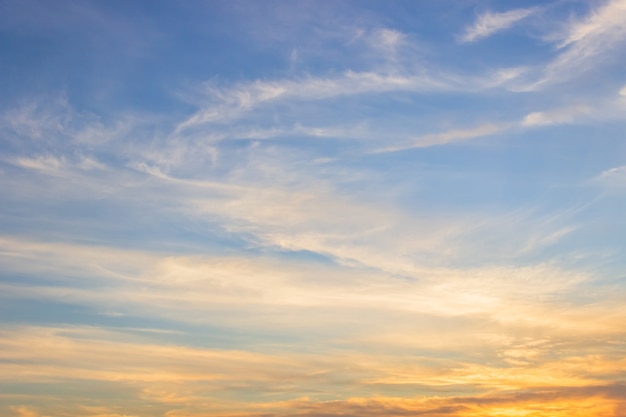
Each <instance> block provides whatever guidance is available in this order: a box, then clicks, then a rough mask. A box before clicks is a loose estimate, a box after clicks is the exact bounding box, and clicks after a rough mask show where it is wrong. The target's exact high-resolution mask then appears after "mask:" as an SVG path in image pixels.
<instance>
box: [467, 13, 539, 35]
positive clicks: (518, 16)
mask: <svg viewBox="0 0 626 417" xmlns="http://www.w3.org/2000/svg"><path fill="white" fill-rule="evenodd" d="M537 11H538V9H537V8H529V9H514V10H509V11H506V12H502V13H494V12H486V13H483V14H481V15H480V16H478V18H477V19H476V21H475V22H474V24H472V25H471V26H468V27H467V28H466V29H465V31H464V32H463V34H462V35H460V36H459V42H461V43H471V42H476V41H479V40H481V39H485V38H487V37H489V36H492V35H493V34H495V33H498V32H501V31H503V30H506V29H508V28H510V27H512V26H513V25H515V24H516V23H518V22H520V21H521V20H523V19H525V18H527V17H528V16H531V15H532V14H534V13H536V12H537Z"/></svg>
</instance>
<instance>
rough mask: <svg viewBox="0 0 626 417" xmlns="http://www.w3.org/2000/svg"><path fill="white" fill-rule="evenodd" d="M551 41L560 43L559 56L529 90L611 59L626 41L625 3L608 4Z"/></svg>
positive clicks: (561, 80)
mask: <svg viewBox="0 0 626 417" xmlns="http://www.w3.org/2000/svg"><path fill="white" fill-rule="evenodd" d="M549 39H550V40H553V41H556V42H558V51H559V53H558V55H557V56H556V58H555V59H554V60H552V61H551V62H549V63H548V64H547V65H546V66H545V68H544V70H543V74H542V76H541V78H540V79H539V80H538V81H536V82H535V83H531V84H530V85H529V86H527V87H526V89H529V90H536V89H539V88H541V87H542V86H544V85H548V84H552V83H559V82H564V81H567V80H569V79H571V78H572V77H575V76H577V75H579V74H581V73H584V72H585V71H588V70H589V69H591V68H593V67H595V66H598V65H600V64H602V63H605V61H607V60H610V59H611V55H612V54H613V52H614V51H616V49H617V48H619V46H620V45H622V44H623V43H624V41H625V40H626V1H624V0H609V1H606V2H604V3H603V4H601V5H600V6H599V7H597V8H596V9H595V10H592V12H591V13H590V15H589V16H587V17H585V18H584V19H580V20H576V21H573V22H571V23H569V24H567V25H565V26H564V28H563V29H562V30H560V31H559V32H557V33H553V34H552V35H550V37H549Z"/></svg>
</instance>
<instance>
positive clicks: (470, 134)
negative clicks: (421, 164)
mask: <svg viewBox="0 0 626 417" xmlns="http://www.w3.org/2000/svg"><path fill="white" fill-rule="evenodd" d="M508 128H509V125H505V124H494V123H489V124H485V125H482V126H478V127H475V128H470V129H454V130H449V131H446V132H441V133H431V134H428V135H423V136H419V137H418V138H415V139H413V140H411V141H410V142H409V143H408V144H405V145H399V146H392V147H388V148H383V149H380V150H376V151H374V153H386V152H397V151H404V150H407V149H415V148H426V147H429V146H437V145H445V144H447V143H451V142H461V141H465V140H469V139H475V138H480V137H484V136H489V135H494V134H496V133H500V132H503V131H505V130H506V129H508Z"/></svg>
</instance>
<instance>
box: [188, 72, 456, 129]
mask: <svg viewBox="0 0 626 417" xmlns="http://www.w3.org/2000/svg"><path fill="white" fill-rule="evenodd" d="M462 85H463V84H462V83H460V82H459V80H458V79H456V78H455V77H453V76H445V75H444V76H441V75H439V76H437V77H433V76H430V75H427V74H420V75H400V74H382V73H377V72H354V71H346V72H345V73H344V74H343V75H342V76H340V77H336V78H314V77H310V78H306V79H301V80H278V81H255V82H252V83H247V84H241V85H238V86H235V87H234V88H231V89H220V88H217V87H213V86H208V87H207V92H208V94H209V97H210V100H211V101H213V102H214V103H212V104H210V105H209V106H208V107H206V108H204V109H203V110H200V111H199V112H197V113H196V114H194V115H193V116H192V117H190V118H189V119H187V120H185V121H184V122H182V123H180V124H179V125H178V129H177V131H181V130H184V129H186V128H190V127H193V126H197V125H201V124H204V123H208V122H213V121H225V120H231V119H234V118H237V117H239V116H240V115H241V114H242V113H243V112H246V111H249V110H252V109H254V108H256V107H257V106H259V105H261V104H264V103H271V102H276V101H278V100H286V99H295V100H303V101H309V100H311V101H313V100H324V99H329V98H333V97H339V96H345V95H355V94H364V93H383V92H388V91H442V90H443V91H445V90H452V89H467V87H466V86H465V87H463V86H462Z"/></svg>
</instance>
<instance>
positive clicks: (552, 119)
mask: <svg viewBox="0 0 626 417" xmlns="http://www.w3.org/2000/svg"><path fill="white" fill-rule="evenodd" d="M590 114H591V108H589V107H588V106H585V105H579V106H571V107H563V108H557V109H553V110H549V111H545V112H533V113H529V114H527V115H526V116H525V117H524V119H523V120H522V126H524V127H534V126H547V125H554V124H569V123H572V122H575V121H576V120H580V118H581V116H588V115H590Z"/></svg>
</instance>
